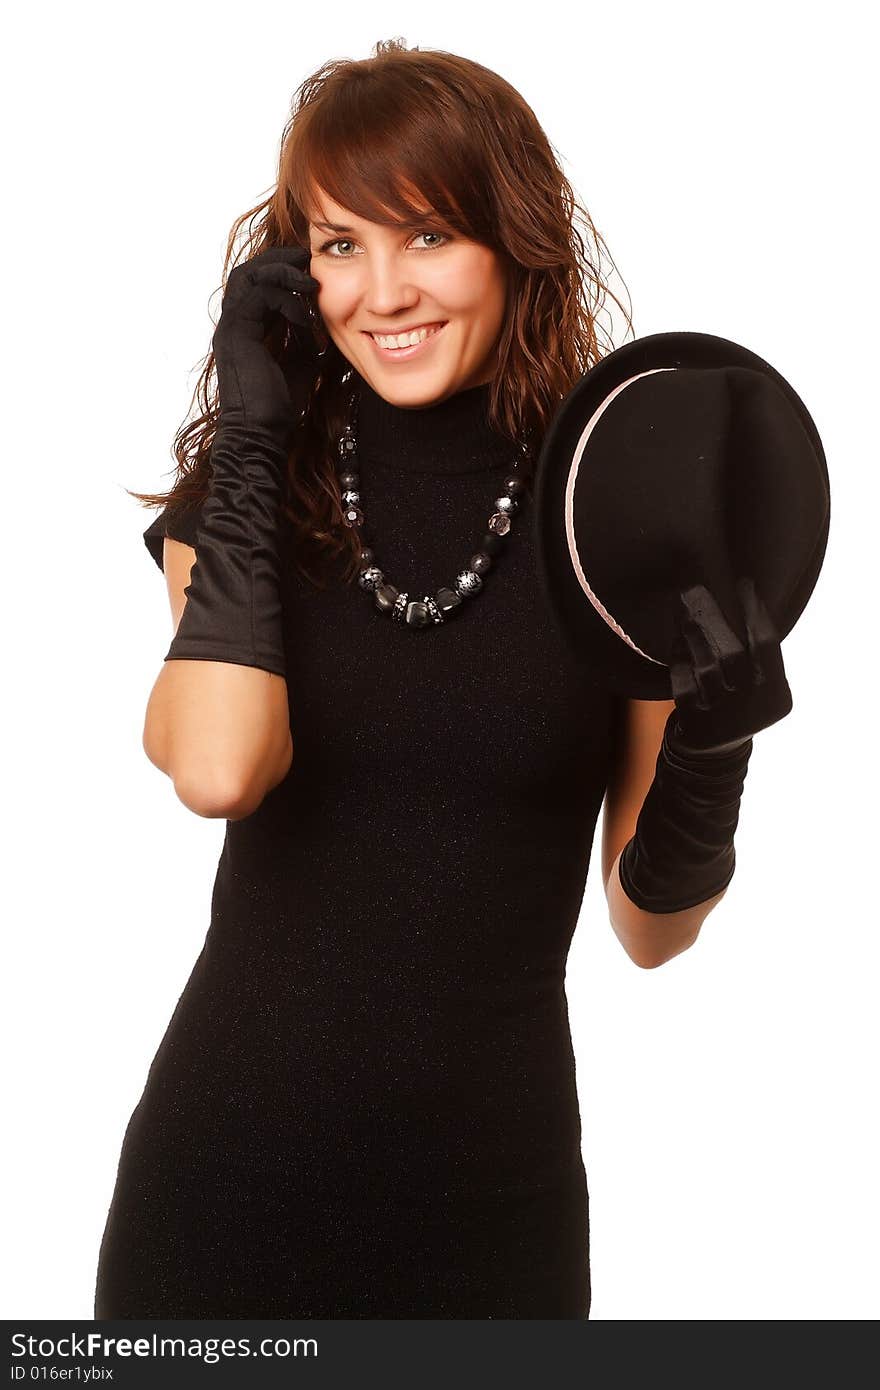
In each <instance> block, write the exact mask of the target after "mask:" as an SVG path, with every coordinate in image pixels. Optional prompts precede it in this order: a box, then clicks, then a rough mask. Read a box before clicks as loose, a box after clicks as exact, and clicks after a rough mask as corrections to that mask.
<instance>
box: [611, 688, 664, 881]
mask: <svg viewBox="0 0 880 1390" xmlns="http://www.w3.org/2000/svg"><path fill="white" fill-rule="evenodd" d="M624 706H625V708H624V712H623V718H622V719H621V721H620V724H619V729H618V737H617V742H616V747H615V750H614V754H613V758H612V763H611V771H610V774H609V778H608V787H607V790H606V793H605V811H604V815H603V818H602V883H603V885H606V887H607V884H608V879H609V876H610V874H611V870H612V869H613V867H614V862H615V860H616V859H617V856H618V854H619V853H620V851H621V850H622V849H623V847H624V845H625V844H626V843H627V841H628V840H631V839H632V837H633V835H634V834H635V829H636V822H637V820H638V818H639V812H640V811H641V809H642V805H643V803H644V800H645V797H646V796H647V794H648V788H649V787H650V785H651V783H652V782H653V780H654V772H655V769H656V767H657V755H658V753H659V752H660V744H661V743H662V741H663V730H664V728H665V726H666V721H667V719H668V718H669V715H670V713H671V712H672V710H673V709H675V701H674V700H629V699H628V700H625V701H624Z"/></svg>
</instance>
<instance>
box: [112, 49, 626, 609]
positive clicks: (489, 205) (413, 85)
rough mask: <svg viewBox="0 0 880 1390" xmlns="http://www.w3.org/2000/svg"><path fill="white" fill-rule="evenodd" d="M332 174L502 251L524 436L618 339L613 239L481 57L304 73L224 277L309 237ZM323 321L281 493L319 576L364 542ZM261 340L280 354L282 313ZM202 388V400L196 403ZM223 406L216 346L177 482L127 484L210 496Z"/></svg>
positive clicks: (341, 192) (238, 226) (375, 214)
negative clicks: (339, 445) (274, 160)
mask: <svg viewBox="0 0 880 1390" xmlns="http://www.w3.org/2000/svg"><path fill="white" fill-rule="evenodd" d="M322 191H323V192H326V193H327V194H329V195H330V197H331V198H333V199H334V200H335V201H336V202H337V203H339V204H340V205H341V206H343V207H345V208H347V209H348V210H350V211H351V212H354V213H355V214H357V215H358V216H360V217H363V218H366V219H368V220H370V221H374V222H377V223H380V224H382V225H384V226H403V227H406V228H409V227H418V229H419V230H421V231H425V230H438V231H443V230H444V229H448V230H451V231H452V232H453V234H454V233H456V232H458V233H460V234H461V235H463V236H465V237H467V238H469V239H471V240H474V241H478V242H480V243H482V244H484V245H487V246H489V247H491V248H492V249H493V250H494V251H495V252H496V254H497V255H499V256H500V257H501V258H502V260H503V262H504V264H505V267H506V270H507V283H508V294H507V309H506V315H505V321H504V325H503V327H502V330H501V337H500V341H499V344H498V354H497V361H498V370H497V372H496V375H495V377H494V379H493V381H492V383H491V391H490V403H489V411H490V420H491V422H492V424H493V425H494V427H495V428H496V429H498V430H499V431H501V432H502V433H503V434H506V435H508V436H509V437H510V439H511V440H512V441H513V440H517V439H522V438H525V437H530V438H532V439H533V440H534V438H535V436H536V434H537V436H538V437H540V435H541V434H542V433H543V431H544V429H545V428H546V426H547V424H548V423H549V420H550V418H551V416H552V414H553V411H554V409H555V408H556V406H557V405H558V403H559V402H560V401H561V400H562V398H563V397H564V396H565V395H566V394H567V393H568V391H569V390H570V389H571V388H572V387H573V386H574V384H575V382H576V381H578V380H579V379H580V377H581V376H582V375H583V373H584V372H586V371H587V370H588V369H589V368H590V367H591V366H593V365H594V364H595V363H596V362H597V361H598V360H599V359H600V357H602V356H604V355H605V353H606V352H607V351H610V350H613V343H612V342H611V341H610V338H609V337H608V335H605V336H604V343H605V347H604V350H603V342H602V341H600V328H599V315H600V312H601V311H602V309H603V307H604V304H605V299H606V296H608V295H610V297H611V298H612V299H613V300H614V303H615V304H617V305H618V307H622V306H621V303H620V300H619V299H618V298H617V296H616V295H615V294H613V292H612V291H611V290H610V288H609V286H608V282H607V280H606V278H605V277H604V275H603V271H602V251H603V250H604V251H605V253H606V256H607V247H606V246H605V243H604V241H603V239H602V238H601V236H600V235H599V233H598V232H597V230H596V228H595V226H594V224H593V222H592V220H591V218H590V216H589V214H588V213H587V211H586V209H585V208H584V207H583V206H582V205H581V203H580V202H579V201H578V199H577V198H576V196H575V194H574V191H573V189H572V187H571V184H570V183H569V181H568V179H567V178H566V177H565V174H564V173H563V171H562V169H561V167H560V164H559V162H558V160H557V158H556V155H555V152H554V150H553V147H552V146H551V144H550V142H549V140H548V139H547V136H546V135H545V134H544V131H543V130H542V128H541V126H540V125H539V123H538V120H537V118H536V116H535V114H534V112H533V111H532V109H531V107H530V106H529V105H528V103H527V102H526V101H525V100H524V99H523V97H522V96H520V94H519V92H517V91H516V89H515V88H514V87H512V86H511V85H510V84H509V83H508V82H506V81H505V80H504V78H503V77H500V76H499V75H498V74H497V73H495V72H492V71H491V69H489V68H486V67H484V66H483V65H482V64H481V63H477V62H474V61H472V60H471V59H469V58H462V57H459V56H458V55H457V54H454V53H447V52H444V51H442V50H438V49H426V50H420V49H419V48H417V47H416V48H412V49H409V48H407V47H406V44H405V42H404V41H403V40H402V39H391V40H388V41H386V42H383V43H378V44H376V45H375V47H374V49H373V54H372V56H371V57H369V58H365V59H360V60H353V59H334V60H332V61H330V62H327V63H324V64H323V65H322V66H321V67H320V68H318V70H317V71H316V72H314V73H313V74H312V75H311V76H310V77H307V78H306V79H305V81H304V82H303V83H302V84H301V85H300V87H299V88H298V89H297V91H296V93H295V96H294V99H293V103H292V107H291V115H290V119H289V121H288V123H287V125H286V127H285V129H284V132H283V135H282V139H281V148H280V155H279V165H278V180H277V184H276V186H275V188H274V189H273V191H272V192H271V194H270V195H269V197H268V198H266V199H265V201H264V202H261V203H258V204H257V205H256V206H255V207H253V208H251V209H249V210H248V211H247V212H245V213H243V214H242V215H241V216H240V217H239V218H237V219H236V221H235V222H234V224H233V226H232V230H231V231H230V234H229V239H228V243H227V248H226V257H225V261H224V267H223V280H222V289H223V290H224V291H225V287H226V281H227V279H228V276H229V273H230V271H231V270H232V269H233V267H234V266H235V265H237V264H239V263H240V262H241V261H245V260H249V259H250V258H251V257H252V256H254V255H256V254H258V253H259V252H260V251H263V250H265V249H266V248H268V247H272V246H289V245H292V244H299V245H303V246H306V247H307V246H308V245H309V220H310V218H309V214H310V212H311V211H313V210H314V208H315V206H316V204H317V202H319V201H320V193H321V192H322ZM426 204H427V206H428V208H429V213H428V215H427V216H426V213H425V207H426ZM245 224H247V226H246V228H245ZM578 224H580V225H578ZM581 228H582V229H583V230H581ZM242 233H244V235H243V236H242ZM236 243H240V244H239V245H238V248H237V250H236ZM607 259H608V262H609V265H610V266H611V267H613V265H614V263H613V261H612V260H611V257H610V256H607ZM627 297H628V296H627ZM623 312H624V316H625V319H626V323H627V327H628V328H632V319H631V317H630V315H629V313H628V312H627V311H626V310H623ZM322 330H323V325H322V324H321V323H320V322H319V323H318V334H319V337H320V338H321V342H320V344H319V346H321V347H323V348H324V349H325V350H324V352H323V355H322V356H321V358H320V365H319V367H318V369H317V373H316V375H315V378H314V381H313V383H312V385H311V388H310V392H309V399H308V401H307V404H306V406H305V408H304V410H303V412H302V416H301V419H300V423H299V425H298V427H297V431H296V433H295V435H294V438H293V441H292V443H291V446H290V452H289V458H288V471H287V481H288V486H287V496H286V498H285V501H284V509H285V512H286V514H287V516H288V517H289V518H290V521H291V524H292V527H293V535H294V541H295V543H294V545H293V547H292V549H293V558H294V563H295V564H296V565H297V567H298V569H299V570H300V572H301V573H302V574H303V575H304V576H305V577H306V578H307V579H309V580H310V581H311V582H312V583H313V584H315V585H316V586H318V587H324V584H325V581H326V579H327V578H328V577H329V575H330V573H331V570H332V569H333V568H334V566H336V567H338V570H339V577H340V578H341V579H342V580H344V581H346V582H351V580H352V579H354V578H355V577H356V575H357V574H358V572H359V569H360V564H359V556H360V549H361V538H360V535H359V532H358V529H357V528H356V527H349V526H347V525H346V524H345V521H344V519H343V515H342V504H341V499H340V492H339V486H338V483H337V476H336V440H337V439H338V436H339V433H340V432H341V430H342V428H343V426H344V424H345V420H346V412H347V403H348V396H349V393H350V390H351V385H350V384H348V386H347V387H346V383H345V381H344V378H346V374H347V373H349V372H350V371H351V364H350V363H349V362H348V361H347V359H346V358H345V357H344V356H343V354H342V353H341V352H340V351H339V349H338V348H337V346H336V344H335V343H334V342H333V341H332V339H330V338H329V335H327V334H326V333H325V332H323V331H322ZM266 344H267V347H268V349H269V350H270V351H271V352H272V353H273V355H274V356H275V357H276V358H277V359H278V360H279V362H280V363H281V364H282V366H284V360H285V354H286V346H285V344H286V335H285V333H284V328H283V324H279V329H278V332H277V333H273V334H270V335H269V337H268V338H267V340H266ZM196 406H197V407H198V410H200V412H201V413H200V414H198V415H197V416H196V418H192V419H190V418H189V416H190V415H192V412H193V408H194V407H196ZM218 415H219V400H218V393H217V385H216V372H215V370H214V355H213V352H209V353H208V355H207V358H206V359H205V365H204V368H203V370H202V373H201V376H200V377H199V380H198V383H197V385H196V388H195V391H194V393H193V401H192V403H191V406H190V411H189V412H188V417H187V421H185V422H184V424H183V425H182V426H181V427H180V429H179V430H178V432H177V435H176V437H175V440H174V445H173V453H174V456H175V458H176V460H177V477H176V480H175V482H174V485H173V486H172V488H171V489H170V490H169V491H168V492H166V493H136V492H132V493H131V495H132V496H134V497H136V498H138V500H139V501H141V502H143V503H144V504H145V505H147V506H153V507H155V506H162V507H164V506H168V507H169V508H170V509H171V511H170V514H171V513H176V511H177V509H178V508H183V509H186V508H188V507H189V506H191V505H194V504H196V503H197V502H199V501H201V500H202V499H203V498H204V497H205V496H206V495H207V492H208V485H209V482H210V476H211V467H210V451H211V444H212V442H213V438H214V434H215V432H216V427H217V418H218Z"/></svg>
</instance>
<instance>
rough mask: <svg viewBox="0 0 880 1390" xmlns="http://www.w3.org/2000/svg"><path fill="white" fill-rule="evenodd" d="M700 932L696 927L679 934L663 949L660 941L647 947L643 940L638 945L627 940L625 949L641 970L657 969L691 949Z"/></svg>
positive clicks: (619, 934)
mask: <svg viewBox="0 0 880 1390" xmlns="http://www.w3.org/2000/svg"><path fill="white" fill-rule="evenodd" d="M701 925H702V924H701ZM699 934H700V927H696V928H695V929H694V931H693V932H691V933H689V934H679V935H678V936H677V937H676V938H675V941H674V942H672V943H670V942H667V943H665V945H664V946H663V948H662V949H661V947H660V943H659V942H657V943H655V945H654V946H653V947H652V948H651V949H646V947H645V943H644V942H643V941H640V942H639V943H638V947H636V946H634V944H633V943H632V942H629V943H626V942H625V944H624V949H625V950H626V953H627V955H628V956H629V958H630V960H631V961H632V963H633V965H637V966H638V967H639V969H640V970H656V969H657V968H658V966H661V965H665V964H666V963H667V961H670V960H674V959H675V957H676V956H680V955H681V954H682V952H684V951H689V950H690V948H691V947H692V946H693V945H694V943H695V941H696V939H697V937H698V936H699ZM617 935H618V936H619V937H620V936H621V933H620V932H618V933H617Z"/></svg>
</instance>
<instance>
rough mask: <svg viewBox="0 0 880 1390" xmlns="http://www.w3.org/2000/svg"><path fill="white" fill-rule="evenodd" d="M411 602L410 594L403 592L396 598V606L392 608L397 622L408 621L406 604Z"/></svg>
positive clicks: (394, 619) (393, 616)
mask: <svg viewBox="0 0 880 1390" xmlns="http://www.w3.org/2000/svg"><path fill="white" fill-rule="evenodd" d="M408 603H409V594H407V593H404V592H401V593H399V594H398V595H397V598H396V599H395V600H394V607H393V608H392V610H391V617H392V620H393V621H394V622H395V623H403V622H406V605H407V604H408Z"/></svg>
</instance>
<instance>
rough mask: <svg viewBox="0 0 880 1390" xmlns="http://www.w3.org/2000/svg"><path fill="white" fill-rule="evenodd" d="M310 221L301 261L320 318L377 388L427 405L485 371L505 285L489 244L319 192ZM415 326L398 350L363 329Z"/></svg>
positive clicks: (492, 358) (404, 401) (491, 367)
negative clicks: (406, 225)
mask: <svg viewBox="0 0 880 1390" xmlns="http://www.w3.org/2000/svg"><path fill="white" fill-rule="evenodd" d="M312 219H313V220H312V221H311V222H310V223H309V242H310V246H311V252H312V259H311V263H310V265H309V268H308V269H309V273H310V274H311V275H313V276H314V278H315V279H316V280H317V281H318V282H319V284H320V286H321V288H320V290H319V291H318V309H319V311H320V313H321V317H322V319H323V320H324V324H325V326H326V328H327V332H328V333H329V335H330V337H331V338H332V339H333V341H334V343H335V344H336V346H337V347H338V348H339V351H340V352H341V353H342V354H343V356H344V357H345V358H346V359H347V360H348V361H349V362H350V363H351V364H352V365H353V366H354V367H355V368H356V369H357V371H358V372H359V373H360V374H361V376H362V377H363V378H364V379H365V380H366V381H367V382H369V384H370V386H372V387H373V389H374V390H375V391H376V392H377V393H378V394H379V395H380V396H382V397H383V398H384V399H385V400H387V401H390V402H391V403H392V404H393V405H401V406H420V405H429V404H432V403H435V402H439V401H441V400H444V399H445V398H446V397H447V396H451V395H454V394H455V392H457V391H461V390H464V389H465V388H466V387H469V386H477V385H481V384H482V383H484V382H487V381H490V380H491V379H492V377H493V375H494V373H495V368H496V348H497V344H498V339H499V335H500V332H501V327H502V324H503V321H504V311H505V290H506V280H505V274H504V267H503V265H502V262H501V260H500V258H499V257H498V256H497V255H496V254H495V252H494V251H492V250H491V249H490V248H489V247H487V246H483V245H481V244H480V243H478V242H475V241H470V240H468V239H467V238H465V237H462V236H459V235H455V236H451V235H450V236H447V235H446V234H445V233H441V232H432V231H418V230H416V231H413V230H408V231H407V230H403V229H400V228H397V227H383V226H381V225H380V224H379V223H377V222H369V221H366V220H365V219H364V218H361V217H356V216H355V215H354V213H351V212H349V211H348V210H347V209H346V208H344V207H341V206H340V205H339V204H338V203H335V202H333V200H332V199H330V198H328V197H327V195H326V194H322V197H321V204H320V207H318V208H315V209H313V211H312ZM322 224H323V225H322ZM330 224H334V225H330ZM441 325H442V327H441ZM422 328H427V330H428V336H427V337H426V338H425V337H424V335H423V334H419V336H420V338H424V341H422V342H420V343H419V344H418V345H417V346H412V347H405V348H403V349H402V350H401V349H399V348H398V349H395V348H393V347H390V346H384V347H383V346H381V345H380V344H379V343H377V342H376V340H375V339H374V337H373V336H372V334H374V333H376V334H379V335H386V334H391V335H395V334H398V333H403V332H405V331H406V330H409V329H413V330H417V329H422ZM435 330H437V331H435Z"/></svg>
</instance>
